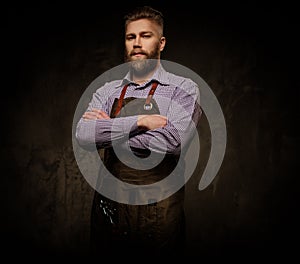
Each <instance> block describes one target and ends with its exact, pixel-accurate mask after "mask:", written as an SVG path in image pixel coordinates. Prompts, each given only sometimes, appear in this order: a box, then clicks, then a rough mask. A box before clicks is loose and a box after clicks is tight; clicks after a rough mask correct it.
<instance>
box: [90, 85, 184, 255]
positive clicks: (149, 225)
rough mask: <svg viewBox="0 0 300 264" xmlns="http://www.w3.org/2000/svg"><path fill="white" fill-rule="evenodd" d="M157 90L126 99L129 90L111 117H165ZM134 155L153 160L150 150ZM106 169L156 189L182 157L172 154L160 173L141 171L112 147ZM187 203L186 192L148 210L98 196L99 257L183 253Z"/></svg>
mask: <svg viewBox="0 0 300 264" xmlns="http://www.w3.org/2000/svg"><path fill="white" fill-rule="evenodd" d="M156 86H157V83H156V82H153V83H152V89H151V90H150V92H149V94H148V97H147V98H146V99H145V98H133V97H129V98H124V96H125V93H126V88H127V86H125V87H124V88H123V90H122V93H121V96H120V98H119V99H115V101H114V104H113V107H112V110H111V114H110V117H111V118H118V117H125V116H132V115H146V114H159V113H160V112H159V108H158V106H157V103H156V102H155V100H154V99H153V98H152V96H153V94H154V92H155V89H156ZM125 106H126V107H125ZM134 153H135V154H136V155H137V156H139V157H147V156H148V155H149V151H147V150H134ZM104 164H105V166H106V168H107V169H108V170H109V171H110V173H112V174H113V175H114V176H115V177H117V178H118V179H120V180H122V181H124V182H127V183H131V184H135V185H139V184H151V183H154V182H157V181H160V180H162V179H163V178H164V177H167V176H168V175H170V173H171V172H172V171H173V169H174V168H175V167H176V165H177V158H176V156H174V155H170V154H167V155H165V157H164V158H163V160H162V161H161V162H160V163H159V164H158V165H157V166H155V167H154V168H151V169H149V170H138V169H134V168H131V167H129V166H127V165H125V164H124V163H122V162H121V161H120V160H119V159H118V158H117V156H116V154H115V153H114V150H113V148H107V149H105V154H104ZM131 199H135V197H131ZM183 201H184V187H182V188H181V189H180V190H179V191H177V192H176V193H175V194H173V195H171V196H170V197H168V198H166V199H164V200H161V201H155V200H151V201H149V204H147V205H132V204H123V203H117V202H114V201H112V200H110V199H108V198H106V197H104V196H103V195H101V194H99V193H98V192H95V195H94V201H93V207H92V217H91V242H92V250H93V252H94V253H95V254H97V252H99V251H100V250H102V249H105V250H107V251H114V252H115V251H116V250H119V251H120V250H121V251H124V252H127V250H134V252H135V253H140V254H147V253H148V252H149V253H150V254H168V252H172V254H174V253H175V252H176V253H179V252H182V251H183V247H184V238H185V219H184V211H183ZM174 250H175V251H174Z"/></svg>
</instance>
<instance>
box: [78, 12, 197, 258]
mask: <svg viewBox="0 0 300 264" xmlns="http://www.w3.org/2000/svg"><path fill="white" fill-rule="evenodd" d="M163 27H164V21H163V16H162V14H161V12H159V11H157V10H155V9H153V8H151V7H148V6H145V7H141V8H137V9H135V10H133V12H131V13H129V14H128V15H127V16H126V17H125V62H127V63H128V67H129V68H128V73H127V75H126V76H125V77H124V78H122V79H120V80H114V81H111V82H107V83H106V84H104V85H103V86H102V87H100V88H99V89H98V90H97V91H96V92H95V93H94V95H93V98H92V100H91V102H90V104H89V107H88V109H87V111H86V112H85V113H84V114H83V116H82V118H81V119H80V121H79V122H78V125H77V130H76V138H77V140H78V142H79V144H80V145H82V146H85V145H89V144H96V146H97V148H99V149H104V150H105V152H104V158H103V160H104V164H105V167H106V169H107V170H108V171H109V173H110V174H112V175H113V176H114V177H116V178H117V179H119V180H120V181H122V182H125V183H129V184H131V185H130V186H133V187H132V188H129V189H128V188H127V189H126V188H123V189H126V190H123V189H122V188H120V190H117V188H115V189H114V188H113V190H112V192H114V193H115V196H114V197H115V199H112V198H111V197H106V195H103V193H102V192H98V191H96V192H95V197H94V201H93V209H92V217H91V219H92V220H91V241H92V249H93V251H94V252H95V253H97V252H98V253H99V252H101V250H105V251H106V252H108V251H111V252H112V251H114V252H120V251H124V252H128V250H129V249H130V250H132V253H134V254H136V253H141V254H148V253H150V254H158V255H162V254H170V253H172V254H176V253H183V251H184V240H185V216H184V208H183V202H184V162H183V161H182V160H183V159H182V158H181V155H184V152H185V151H186V149H187V147H188V145H189V142H190V140H191V138H192V136H193V130H194V128H195V127H196V126H197V123H198V121H199V118H200V115H201V110H200V106H199V104H198V103H199V91H198V87H197V85H196V83H194V82H193V81H192V80H190V79H188V78H185V77H182V76H177V75H175V74H172V73H170V72H167V71H166V70H165V69H164V67H163V66H162V65H161V60H160V58H161V52H162V51H163V49H164V48H165V45H166V38H165V37H164V35H163ZM129 151H130V152H131V153H133V154H134V155H131V153H129ZM151 165H153V166H151ZM169 175H173V176H174V175H175V176H174V177H175V178H176V180H177V181H179V183H180V184H181V185H180V188H177V189H176V188H175V189H174V190H176V191H172V188H173V186H168V184H161V185H160V184H158V185H155V184H157V183H160V181H162V180H165V179H167V178H168V176H169ZM100 178H101V180H100V181H99V182H100V183H99V185H100V187H99V188H100V189H97V190H101V186H105V187H103V189H102V190H103V191H104V192H105V191H107V189H109V188H110V186H111V185H109V184H107V181H108V182H109V180H108V178H109V177H103V175H102V176H101V175H100ZM166 182H168V181H166ZM152 184H154V186H155V187H154V188H152V189H151V186H152ZM142 186H143V187H144V189H142V188H138V187H142ZM145 186H146V187H145ZM148 187H149V188H148ZM168 188H169V189H168ZM149 190H150V191H149ZM170 190H171V193H170ZM120 193H121V194H120ZM166 193H167V195H166ZM120 197H121V198H120ZM145 197H146V198H145ZM122 199H123V200H122ZM145 199H146V201H147V202H145Z"/></svg>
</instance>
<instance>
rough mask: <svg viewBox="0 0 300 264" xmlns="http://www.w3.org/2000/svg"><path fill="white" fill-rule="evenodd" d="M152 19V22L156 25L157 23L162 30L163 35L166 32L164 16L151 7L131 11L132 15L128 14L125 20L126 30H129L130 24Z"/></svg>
mask: <svg viewBox="0 0 300 264" xmlns="http://www.w3.org/2000/svg"><path fill="white" fill-rule="evenodd" d="M143 18H146V19H150V20H152V21H154V22H155V23H157V24H158V25H159V26H160V27H161V30H162V35H163V32H164V16H163V14H162V13H161V12H160V11H158V10H156V9H154V8H152V7H150V6H142V7H137V8H135V9H134V10H133V11H131V12H130V13H128V14H127V15H125V16H124V19H125V28H127V25H128V24H129V23H130V22H133V21H136V20H139V19H143Z"/></svg>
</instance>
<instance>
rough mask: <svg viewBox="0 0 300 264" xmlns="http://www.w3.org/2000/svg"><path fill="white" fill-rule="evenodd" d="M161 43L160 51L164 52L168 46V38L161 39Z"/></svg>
mask: <svg viewBox="0 0 300 264" xmlns="http://www.w3.org/2000/svg"><path fill="white" fill-rule="evenodd" d="M159 43H160V51H163V50H164V48H165V45H166V38H165V37H161V38H160V41H159Z"/></svg>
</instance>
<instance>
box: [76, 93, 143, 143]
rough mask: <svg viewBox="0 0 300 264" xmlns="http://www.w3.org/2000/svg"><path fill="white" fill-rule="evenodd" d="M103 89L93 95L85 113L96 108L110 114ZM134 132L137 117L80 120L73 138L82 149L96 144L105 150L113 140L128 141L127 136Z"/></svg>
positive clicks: (136, 129) (136, 128)
mask: <svg viewBox="0 0 300 264" xmlns="http://www.w3.org/2000/svg"><path fill="white" fill-rule="evenodd" d="M105 88H106V87H104V88H101V89H98V90H97V91H96V92H95V93H94V94H93V97H92V100H91V101H90V103H89V106H88V108H87V109H86V111H89V110H91V109H92V108H96V109H101V110H103V111H104V112H106V113H107V114H108V115H109V114H110V113H109V109H108V95H107V94H108V92H107V91H106V89H105ZM136 131H138V127H137V116H129V117H120V118H112V119H99V120H88V119H83V118H80V119H79V121H78V123H77V126H76V132H75V137H76V139H77V141H78V143H79V145H80V146H82V147H85V146H87V147H88V146H91V145H95V144H96V145H97V147H99V148H105V147H109V146H111V145H112V141H114V140H120V141H122V140H123V139H128V137H129V136H128V135H129V134H130V133H131V132H136Z"/></svg>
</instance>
